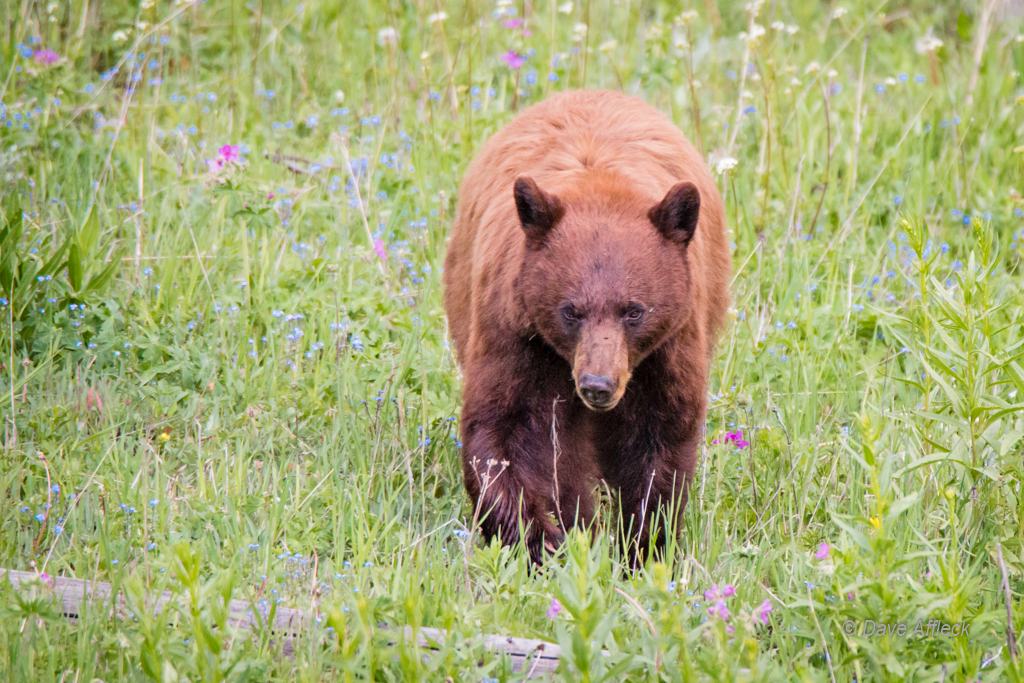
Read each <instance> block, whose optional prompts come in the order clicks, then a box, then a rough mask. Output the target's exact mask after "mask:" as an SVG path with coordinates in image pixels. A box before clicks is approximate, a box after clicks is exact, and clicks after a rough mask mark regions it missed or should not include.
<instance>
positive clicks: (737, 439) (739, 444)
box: [711, 429, 750, 451]
mask: <svg viewBox="0 0 1024 683" xmlns="http://www.w3.org/2000/svg"><path fill="white" fill-rule="evenodd" d="M720 443H731V444H735V446H736V448H737V449H739V450H741V451H742V450H743V449H744V448H746V447H747V446H749V445H750V442H749V441H744V440H743V430H742V429H737V430H736V431H735V432H726V433H725V436H724V437H722V438H721V439H715V440H714V441H712V442H711V445H712V446H717V445H718V444H720Z"/></svg>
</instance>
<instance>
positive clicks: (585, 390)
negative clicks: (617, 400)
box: [579, 375, 615, 408]
mask: <svg viewBox="0 0 1024 683" xmlns="http://www.w3.org/2000/svg"><path fill="white" fill-rule="evenodd" d="M579 387H580V395H581V396H583V400H584V401H586V402H587V403H588V404H590V405H591V406H592V407H594V408H606V407H608V406H609V405H611V402H612V391H614V389H615V382H613V381H612V379H611V377H605V376H604V375H583V377H580V382H579Z"/></svg>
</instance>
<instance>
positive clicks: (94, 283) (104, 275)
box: [85, 251, 121, 294]
mask: <svg viewBox="0 0 1024 683" xmlns="http://www.w3.org/2000/svg"><path fill="white" fill-rule="evenodd" d="M120 265H121V252H120V251H118V252H117V253H116V254H115V255H114V258H113V259H111V261H110V264H109V265H108V266H107V267H106V268H104V269H103V271H102V272H100V274H99V275H94V276H93V278H92V279H91V280H89V284H88V285H86V288H85V291H86V292H89V293H97V294H98V293H100V291H101V290H102V289H103V288H104V287H106V285H107V283H108V282H110V280H111V278H113V277H114V272H115V271H116V270H117V269H118V267H119V266H120Z"/></svg>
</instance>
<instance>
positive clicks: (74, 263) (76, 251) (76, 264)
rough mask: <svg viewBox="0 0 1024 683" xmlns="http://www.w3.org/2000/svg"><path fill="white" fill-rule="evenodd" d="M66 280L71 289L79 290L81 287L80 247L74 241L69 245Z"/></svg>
mask: <svg viewBox="0 0 1024 683" xmlns="http://www.w3.org/2000/svg"><path fill="white" fill-rule="evenodd" d="M68 282H70V283H71V289H73V290H75V292H76V293H77V292H79V291H81V289H82V249H81V247H79V246H78V243H77V242H75V243H73V244H72V245H71V253H69V254H68Z"/></svg>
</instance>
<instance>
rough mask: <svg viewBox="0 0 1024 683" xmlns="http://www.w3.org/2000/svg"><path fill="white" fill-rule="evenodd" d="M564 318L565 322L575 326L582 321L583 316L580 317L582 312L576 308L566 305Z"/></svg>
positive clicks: (563, 313)
mask: <svg viewBox="0 0 1024 683" xmlns="http://www.w3.org/2000/svg"><path fill="white" fill-rule="evenodd" d="M562 317H563V318H564V319H565V322H567V323H570V324H574V323H577V322H579V320H580V318H581V317H582V316H581V315H580V312H579V311H577V310H576V308H575V307H574V306H572V305H566V306H562Z"/></svg>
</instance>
